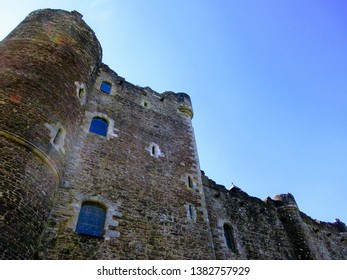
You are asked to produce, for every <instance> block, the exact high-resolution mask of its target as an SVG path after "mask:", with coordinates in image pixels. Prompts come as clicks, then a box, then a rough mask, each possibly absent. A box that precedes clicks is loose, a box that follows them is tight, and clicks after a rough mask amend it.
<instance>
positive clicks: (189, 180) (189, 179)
mask: <svg viewBox="0 0 347 280" xmlns="http://www.w3.org/2000/svg"><path fill="white" fill-rule="evenodd" d="M188 186H189V188H191V189H192V188H193V187H194V185H193V180H192V177H190V176H188Z"/></svg>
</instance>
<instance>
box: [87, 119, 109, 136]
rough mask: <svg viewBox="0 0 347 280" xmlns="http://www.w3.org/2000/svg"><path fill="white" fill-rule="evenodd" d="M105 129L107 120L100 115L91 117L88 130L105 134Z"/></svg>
mask: <svg viewBox="0 0 347 280" xmlns="http://www.w3.org/2000/svg"><path fill="white" fill-rule="evenodd" d="M107 129H108V122H107V121H106V120H105V119H103V118H100V117H94V118H93V119H92V122H91V124H90V129H89V131H90V132H93V133H96V134H99V135H102V136H106V135H107Z"/></svg>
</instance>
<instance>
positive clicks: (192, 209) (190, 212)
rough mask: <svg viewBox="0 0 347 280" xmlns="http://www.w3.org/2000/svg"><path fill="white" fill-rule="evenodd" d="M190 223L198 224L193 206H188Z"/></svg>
mask: <svg viewBox="0 0 347 280" xmlns="http://www.w3.org/2000/svg"><path fill="white" fill-rule="evenodd" d="M186 210H187V218H188V221H192V222H194V223H195V222H196V209H195V206H194V205H192V204H186Z"/></svg>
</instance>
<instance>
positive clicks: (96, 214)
mask: <svg viewBox="0 0 347 280" xmlns="http://www.w3.org/2000/svg"><path fill="white" fill-rule="evenodd" d="M105 219H106V210H105V209H104V208H103V207H102V206H101V205H99V204H97V203H95V202H92V201H87V202H84V203H83V204H82V207H81V210H80V214H79V216H78V221H77V226H76V232H78V233H81V234H86V235H91V236H98V237H102V236H103V233H104V225H105Z"/></svg>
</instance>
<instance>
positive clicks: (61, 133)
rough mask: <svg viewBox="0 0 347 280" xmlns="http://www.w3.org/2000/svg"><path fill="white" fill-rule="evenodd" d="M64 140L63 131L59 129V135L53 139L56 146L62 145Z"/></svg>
mask: <svg viewBox="0 0 347 280" xmlns="http://www.w3.org/2000/svg"><path fill="white" fill-rule="evenodd" d="M62 140H63V130H62V129H61V128H59V129H58V131H57V134H56V135H55V137H54V139H53V143H54V145H60V143H61V142H62Z"/></svg>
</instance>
